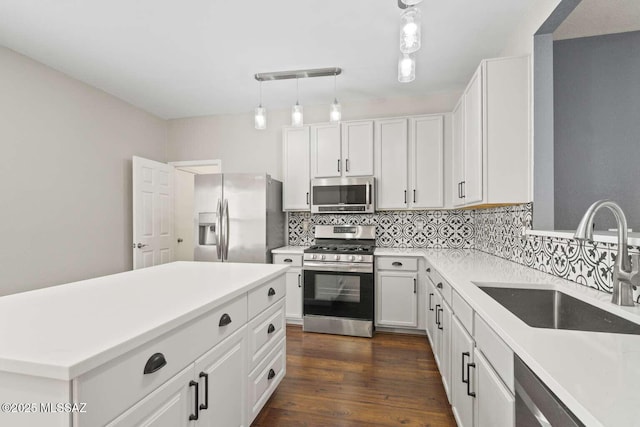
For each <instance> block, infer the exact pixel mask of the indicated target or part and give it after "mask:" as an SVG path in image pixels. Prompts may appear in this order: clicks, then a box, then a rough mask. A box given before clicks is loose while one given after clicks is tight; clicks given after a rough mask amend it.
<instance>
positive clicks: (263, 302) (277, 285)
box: [249, 274, 286, 319]
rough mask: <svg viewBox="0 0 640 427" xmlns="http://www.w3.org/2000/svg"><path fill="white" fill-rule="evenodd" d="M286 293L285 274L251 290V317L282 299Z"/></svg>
mask: <svg viewBox="0 0 640 427" xmlns="http://www.w3.org/2000/svg"><path fill="white" fill-rule="evenodd" d="M285 293H286V279H285V275H284V274H283V275H282V276H279V277H277V278H275V279H273V280H271V281H269V282H267V283H265V284H264V285H262V286H260V287H258V288H256V289H254V290H252V291H251V292H249V319H253V318H254V317H256V315H257V314H259V313H261V312H262V311H263V310H264V309H266V308H267V307H269V306H270V305H272V304H273V303H275V302H276V301H278V300H280V298H282V297H284V295H285Z"/></svg>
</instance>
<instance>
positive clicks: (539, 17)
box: [500, 0, 561, 56]
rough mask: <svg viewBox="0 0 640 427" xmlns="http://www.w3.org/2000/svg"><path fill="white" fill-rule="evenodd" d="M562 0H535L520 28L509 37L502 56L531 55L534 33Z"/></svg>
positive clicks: (501, 53)
mask: <svg viewBox="0 0 640 427" xmlns="http://www.w3.org/2000/svg"><path fill="white" fill-rule="evenodd" d="M560 1H561V0H535V1H532V2H530V3H531V7H530V9H529V11H528V12H527V14H526V16H525V19H524V20H523V22H522V23H521V24H520V25H519V26H518V29H517V30H516V31H515V32H514V33H513V34H511V36H510V37H509V38H508V39H507V43H506V45H505V48H504V49H503V50H502V52H500V56H519V55H531V54H532V53H533V35H534V34H535V33H536V31H538V28H540V26H541V25H542V24H543V23H544V21H545V20H546V19H547V18H548V17H549V15H551V12H553V10H554V9H555V8H556V6H558V4H559V3H560Z"/></svg>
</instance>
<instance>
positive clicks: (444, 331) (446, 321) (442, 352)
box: [437, 299, 453, 401]
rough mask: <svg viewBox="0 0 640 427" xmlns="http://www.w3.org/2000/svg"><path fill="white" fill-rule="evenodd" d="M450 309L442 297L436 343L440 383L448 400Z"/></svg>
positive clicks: (449, 393) (449, 394)
mask: <svg viewBox="0 0 640 427" xmlns="http://www.w3.org/2000/svg"><path fill="white" fill-rule="evenodd" d="M452 313H453V312H452V310H451V307H450V306H449V304H447V302H446V301H445V300H444V299H443V300H442V302H441V306H440V313H439V314H438V325H437V331H438V334H439V335H440V337H439V341H440V344H439V345H438V356H439V357H438V359H439V361H440V365H439V368H440V375H441V376H442V384H443V385H444V389H445V392H446V393H447V397H448V398H449V401H451V322H452Z"/></svg>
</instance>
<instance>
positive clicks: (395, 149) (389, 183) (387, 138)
mask: <svg viewBox="0 0 640 427" xmlns="http://www.w3.org/2000/svg"><path fill="white" fill-rule="evenodd" d="M375 125H376V129H375V177H376V209H406V208H407V207H408V204H407V191H408V169H407V156H408V154H409V140H408V138H407V136H408V125H407V119H405V118H400V119H385V120H376V124H375Z"/></svg>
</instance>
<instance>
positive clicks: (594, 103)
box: [553, 31, 640, 231]
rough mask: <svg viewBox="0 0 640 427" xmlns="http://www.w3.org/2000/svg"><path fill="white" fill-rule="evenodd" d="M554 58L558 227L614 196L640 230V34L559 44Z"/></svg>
mask: <svg viewBox="0 0 640 427" xmlns="http://www.w3.org/2000/svg"><path fill="white" fill-rule="evenodd" d="M553 58H554V60H553V76H554V156H553V158H554V187H555V196H554V199H555V200H554V202H555V203H554V205H555V215H554V217H555V228H556V229H574V228H575V227H576V226H577V224H578V222H579V221H580V218H581V217H582V215H583V214H584V212H585V210H586V209H587V208H588V206H589V205H590V204H591V203H593V202H594V201H596V200H598V199H603V198H608V199H612V200H614V201H617V202H618V203H620V205H621V206H622V208H623V209H624V211H625V213H626V214H627V219H628V221H629V226H630V227H632V228H633V229H634V231H637V230H640V31H635V32H628V33H621V34H609V35H604V36H595V37H585V38H579V39H570V40H560V41H555V42H554V55H553ZM613 227H615V222H614V220H613V216H612V215H611V214H610V213H608V212H606V213H603V214H598V217H597V218H596V229H606V228H613Z"/></svg>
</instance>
